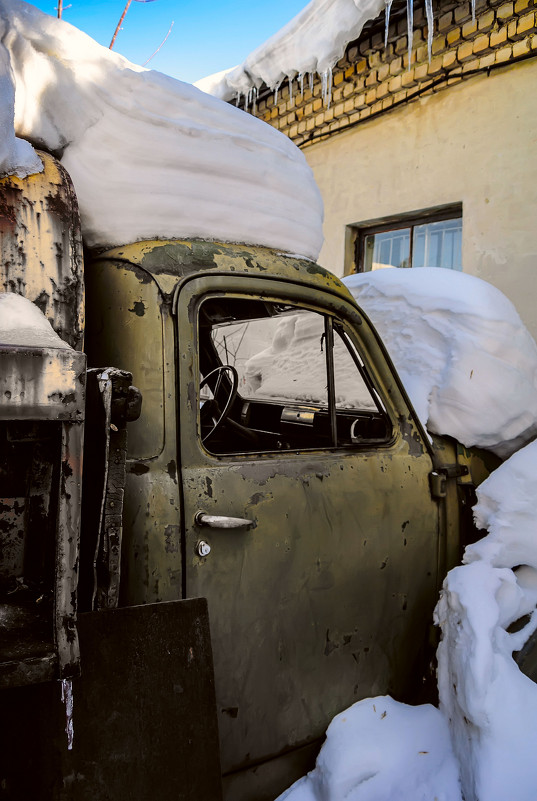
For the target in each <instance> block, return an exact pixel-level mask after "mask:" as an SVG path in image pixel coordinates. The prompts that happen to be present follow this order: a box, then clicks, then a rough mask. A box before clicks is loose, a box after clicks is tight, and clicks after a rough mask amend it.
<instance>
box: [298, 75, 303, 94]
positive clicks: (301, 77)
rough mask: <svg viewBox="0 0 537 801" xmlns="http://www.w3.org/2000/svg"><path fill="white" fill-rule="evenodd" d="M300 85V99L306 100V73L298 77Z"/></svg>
mask: <svg viewBox="0 0 537 801" xmlns="http://www.w3.org/2000/svg"><path fill="white" fill-rule="evenodd" d="M298 83H299V85H300V99H301V100H304V73H303V72H301V73H300V75H299V76H298Z"/></svg>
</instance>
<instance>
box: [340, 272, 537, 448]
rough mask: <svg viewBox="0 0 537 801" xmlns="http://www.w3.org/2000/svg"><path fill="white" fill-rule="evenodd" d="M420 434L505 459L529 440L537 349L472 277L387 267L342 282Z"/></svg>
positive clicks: (536, 422)
mask: <svg viewBox="0 0 537 801" xmlns="http://www.w3.org/2000/svg"><path fill="white" fill-rule="evenodd" d="M345 283H346V285H347V287H348V288H349V290H350V291H351V292H352V294H353V295H354V297H355V298H356V300H357V302H358V304H359V305H360V306H362V308H363V309H364V311H365V312H366V314H368V316H369V317H370V318H371V320H372V322H373V324H374V325H375V327H376V328H377V330H378V332H379V334H380V336H381V338H382V339H383V341H384V344H385V345H386V347H387V349H388V352H389V353H390V356H391V358H392V359H393V362H394V364H395V367H396V368H397V371H398V373H399V375H400V376H401V379H402V381H403V384H404V385H405V387H406V390H407V392H408V394H409V396H410V399H411V401H412V403H413V405H414V407H415V409H416V411H417V413H418V415H419V417H420V418H421V419H422V420H423V422H424V423H425V424H426V425H427V428H428V429H429V430H430V431H431V432H433V433H436V434H444V435H450V436H452V437H455V438H456V439H457V440H459V442H462V443H463V444H464V445H466V446H473V445H476V446H480V447H483V448H488V449H490V450H492V451H494V452H495V453H497V454H498V455H499V456H502V457H506V456H508V455H510V454H511V453H513V452H514V451H515V450H516V449H517V448H518V447H520V446H521V445H523V444H525V443H527V442H528V441H530V440H531V439H532V438H533V437H534V436H535V435H536V434H537V345H536V344H535V342H534V340H533V339H532V337H531V336H530V334H529V332H528V331H527V329H526V328H525V326H524V325H523V323H522V321H521V319H520V317H519V316H518V313H517V311H516V309H515V308H514V306H513V304H512V303H511V302H510V301H509V300H508V299H507V298H506V297H505V295H503V294H502V292H500V291H499V290H498V289H496V288H495V287H493V286H491V285H490V284H488V283H486V282H485V281H482V280H481V279H479V278H476V277H474V276H471V275H466V274H465V273H459V272H456V271H453V270H443V269H441V268H422V269H419V270H417V269H416V270H403V269H398V268H387V269H384V270H375V271H373V272H368V273H362V274H359V275H352V276H349V277H348V278H346V279H345Z"/></svg>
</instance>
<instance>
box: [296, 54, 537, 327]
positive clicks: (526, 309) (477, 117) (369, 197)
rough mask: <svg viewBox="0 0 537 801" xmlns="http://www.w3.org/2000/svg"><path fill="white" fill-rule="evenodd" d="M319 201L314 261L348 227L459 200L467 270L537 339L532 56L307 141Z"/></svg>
mask: <svg viewBox="0 0 537 801" xmlns="http://www.w3.org/2000/svg"><path fill="white" fill-rule="evenodd" d="M303 152H304V155H305V156H306V158H307V160H308V162H309V164H310V165H311V167H312V169H313V171H314V174H315V178H316V180H317V183H318V185H319V188H320V190H321V193H322V195H323V199H324V204H325V223H324V236H325V243H324V246H323V249H322V251H321V254H320V257H319V262H320V263H321V264H322V265H323V266H324V267H327V268H328V269H330V270H332V271H333V272H335V273H336V274H337V275H342V274H343V270H344V248H345V226H346V225H348V224H353V223H361V222H364V221H366V220H372V219H376V218H379V217H385V216H389V215H393V214H403V213H405V212H410V211H414V210H419V209H426V208H430V207H433V206H438V205H442V204H448V203H455V202H462V204H463V269H464V271H465V272H468V273H471V274H472V275H476V276H479V277H480V278H484V279H485V280H487V281H490V282H491V283H493V284H494V285H495V286H497V287H498V288H499V289H501V290H502V291H503V292H504V293H505V294H506V295H507V296H508V297H509V298H510V299H511V300H512V301H513V302H514V303H515V305H516V307H517V309H518V311H519V313H520V315H521V317H522V319H523V320H524V322H525V324H526V325H527V326H528V328H529V329H530V331H531V332H532V334H533V336H534V337H535V338H537V60H535V59H531V60H528V61H525V62H522V63H518V64H515V65H513V66H510V67H506V68H505V69H502V70H497V71H495V72H493V73H491V75H490V76H489V77H487V76H485V75H484V76H478V77H475V78H472V79H469V80H467V81H464V82H463V83H460V84H458V85H454V86H452V87H450V88H448V89H447V90H443V91H442V92H439V93H438V94H434V95H430V96H427V97H423V98H421V99H420V100H417V101H415V102H413V103H410V104H408V105H405V106H404V107H402V108H400V109H398V110H395V111H393V112H390V113H388V114H384V115H382V116H380V117H378V118H376V119H372V120H371V121H368V122H364V123H362V124H360V125H358V126H357V127H356V128H354V129H352V130H350V131H348V132H346V133H341V134H338V135H335V136H332V137H331V138H330V139H329V140H326V141H323V142H320V143H318V144H313V145H310V146H307V147H304V148H303Z"/></svg>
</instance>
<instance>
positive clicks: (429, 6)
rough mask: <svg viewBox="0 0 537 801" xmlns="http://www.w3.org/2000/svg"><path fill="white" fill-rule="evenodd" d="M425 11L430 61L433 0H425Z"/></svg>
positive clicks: (431, 52) (431, 53)
mask: <svg viewBox="0 0 537 801" xmlns="http://www.w3.org/2000/svg"><path fill="white" fill-rule="evenodd" d="M474 2H475V0H474ZM425 13H426V14H427V54H428V56H429V62H430V61H431V58H432V55H433V25H434V18H433V0H425Z"/></svg>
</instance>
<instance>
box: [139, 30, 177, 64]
mask: <svg viewBox="0 0 537 801" xmlns="http://www.w3.org/2000/svg"><path fill="white" fill-rule="evenodd" d="M174 22H175V20H173V19H172V24H171V25H170V27H169V28H168V33H167V34H166V36H165V37H164V39H163V40H162V42H161V43H160V44H159V46H158V47H157V49H156V50H155V52H154V53H153V54H152V55H150V56H149V58H148V59H147V61H144V63H143V64H142V67H145V66H146V64H149V62H150V61H151V59H152V58H153V57H154V56H156V55H157V53H158V51H159V50H160V48H161V47H162V45H164V44H166V40H167V38H168V36H169V35H170V33H171V32H172V28H173V26H174Z"/></svg>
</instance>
